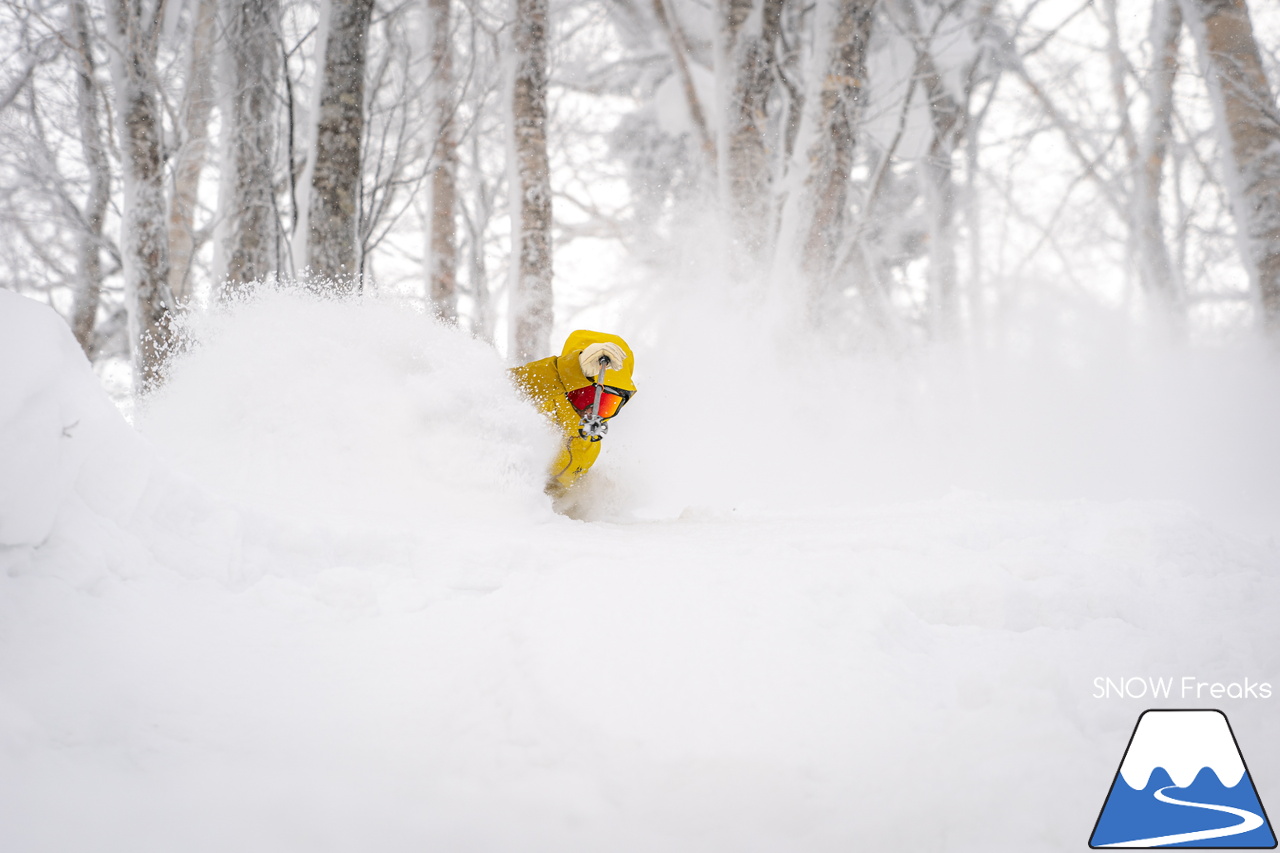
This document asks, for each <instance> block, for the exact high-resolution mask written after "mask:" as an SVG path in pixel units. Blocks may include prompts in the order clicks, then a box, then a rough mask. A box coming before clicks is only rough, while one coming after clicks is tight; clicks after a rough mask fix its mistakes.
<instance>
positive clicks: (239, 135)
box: [220, 0, 364, 296]
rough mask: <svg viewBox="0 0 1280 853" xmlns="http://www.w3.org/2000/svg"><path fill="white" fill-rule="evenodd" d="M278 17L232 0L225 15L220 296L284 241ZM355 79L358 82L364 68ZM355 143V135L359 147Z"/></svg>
mask: <svg viewBox="0 0 1280 853" xmlns="http://www.w3.org/2000/svg"><path fill="white" fill-rule="evenodd" d="M279 14H280V11H279V5H278V3H277V2H276V0H231V2H229V3H228V6H227V9H226V27H225V33H226V47H225V50H224V62H225V64H226V66H227V67H226V73H225V74H224V75H223V76H224V79H225V80H227V81H228V84H229V87H230V89H229V91H228V92H227V93H226V95H225V109H224V110H223V113H224V116H225V120H224V134H225V141H224V143H223V164H224V180H223V195H224V199H223V202H222V204H221V205H220V208H221V210H222V212H223V215H224V217H225V221H224V223H223V228H224V230H225V237H224V240H223V247H222V251H223V255H224V265H225V268H224V270H223V275H224V276H225V279H224V281H223V283H222V288H223V290H222V294H223V295H224V296H225V295H229V294H231V293H235V292H236V291H238V290H240V289H242V288H243V287H244V286H245V285H247V284H249V283H251V282H254V281H260V280H262V279H264V278H266V277H268V276H270V275H272V274H274V273H276V272H277V271H278V270H279V267H280V256H281V243H282V241H283V234H282V232H281V225H280V215H279V212H278V210H277V208H276V191H275V171H276V169H275V163H276V122H277V115H278V105H279V97H278V94H277V87H278V85H279V81H280V74H281V64H280V49H279V44H280V41H279V30H278V27H279ZM353 73H356V74H358V75H359V79H360V81H361V83H363V80H364V73H363V68H361V69H360V70H359V71H357V72H353ZM322 109H323V108H322ZM358 139H359V134H358V132H357V145H358ZM358 150H359V149H358V148H357V151H358ZM356 159H357V168H358V165H359V163H358V161H359V157H358V156H357V158H356ZM317 166H319V160H317ZM339 192H340V191H339ZM354 227H355V226H354V224H353V225H352V227H351V230H352V232H353V233H354Z"/></svg>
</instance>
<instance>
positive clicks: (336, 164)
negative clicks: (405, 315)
mask: <svg viewBox="0 0 1280 853" xmlns="http://www.w3.org/2000/svg"><path fill="white" fill-rule="evenodd" d="M372 13H373V0H329V17H328V38H327V39H326V41H325V48H324V60H323V73H322V80H321V83H320V99H319V104H320V106H319V111H318V116H317V125H316V144H315V150H314V152H313V155H312V156H313V158H314V165H313V166H312V171H311V193H310V195H311V200H310V205H309V211H308V217H307V266H308V267H310V269H311V274H312V275H314V276H316V277H317V279H318V280H320V281H322V282H324V283H325V285H326V286H328V287H331V288H333V289H334V290H336V291H338V292H348V293H349V292H352V291H354V290H356V288H357V287H358V283H359V282H358V275H357V273H358V272H359V269H360V263H359V260H360V259H359V258H358V257H357V252H358V246H359V244H358V242H357V240H356V228H357V226H358V224H359V223H358V222H357V220H358V218H359V201H360V141H361V135H362V133H363V131H364V69H365V47H366V42H367V40H368V39H367V36H368V31H369V19H370V17H371V15H372Z"/></svg>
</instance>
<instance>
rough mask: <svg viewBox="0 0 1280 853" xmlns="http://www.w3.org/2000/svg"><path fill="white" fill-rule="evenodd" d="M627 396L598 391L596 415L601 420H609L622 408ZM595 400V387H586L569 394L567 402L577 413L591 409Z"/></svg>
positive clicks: (606, 389) (606, 390) (608, 391)
mask: <svg viewBox="0 0 1280 853" xmlns="http://www.w3.org/2000/svg"><path fill="white" fill-rule="evenodd" d="M627 396H630V395H625V396H624V395H623V394H618V393H616V392H615V390H614V389H611V388H607V387H605V388H601V389H600V408H599V410H598V411H597V412H596V414H597V415H598V416H600V417H602V418H611V417H613V416H614V415H616V414H618V409H621V408H622V404H623V403H625V402H627ZM595 399H596V386H594V385H588V386H587V387H585V388H579V389H577V390H576V391H570V392H569V402H570V404H572V405H573V407H574V408H575V409H577V410H578V411H579V412H586V411H588V410H589V409H590V408H591V404H592V403H594V402H595Z"/></svg>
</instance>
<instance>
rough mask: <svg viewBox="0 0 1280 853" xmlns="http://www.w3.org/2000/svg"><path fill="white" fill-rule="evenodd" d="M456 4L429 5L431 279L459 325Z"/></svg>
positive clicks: (440, 303) (438, 303) (438, 306)
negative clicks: (453, 25) (452, 8)
mask: <svg viewBox="0 0 1280 853" xmlns="http://www.w3.org/2000/svg"><path fill="white" fill-rule="evenodd" d="M449 3H450V0H427V18H428V20H429V26H430V29H431V69H432V72H433V74H432V80H431V104H430V109H431V113H432V128H433V129H434V131H435V145H434V147H433V148H432V161H433V168H432V170H431V244H430V246H429V247H428V251H427V277H428V280H429V282H430V288H431V307H432V310H433V311H434V312H435V314H436V316H437V317H439V318H441V319H442V320H444V321H446V322H448V323H456V322H457V321H458V226H457V221H458V218H457V194H458V191H457V180H458V139H457V131H456V130H455V128H454V113H455V112H456V110H457V106H458V105H457V99H456V93H455V92H454V82H453V47H452V45H451V44H450V37H451V32H450V30H451V20H450V18H451V16H450V14H449V12H450V9H449Z"/></svg>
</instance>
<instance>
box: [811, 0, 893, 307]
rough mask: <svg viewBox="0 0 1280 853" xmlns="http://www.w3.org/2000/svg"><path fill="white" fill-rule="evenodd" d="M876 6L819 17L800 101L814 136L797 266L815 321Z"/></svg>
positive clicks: (844, 4)
mask: <svg viewBox="0 0 1280 853" xmlns="http://www.w3.org/2000/svg"><path fill="white" fill-rule="evenodd" d="M875 5H876V0H840V2H839V3H838V5H837V6H836V8H835V11H834V20H832V21H825V20H823V19H822V18H821V17H820V18H819V24H818V26H819V33H818V39H819V42H818V43H819V44H820V45H822V46H823V52H822V54H820V55H819V57H818V59H817V65H816V69H815V70H816V73H815V74H814V79H813V80H812V81H811V82H810V93H809V95H808V96H807V97H806V99H805V100H806V102H807V103H808V104H809V105H810V110H811V111H812V118H811V121H812V126H813V135H812V142H811V143H810V145H809V148H808V151H807V157H808V162H807V164H806V166H807V169H806V176H805V183H804V188H803V191H802V199H803V200H802V202H801V204H802V206H803V209H802V213H801V223H800V228H801V230H802V232H803V235H804V236H803V238H802V239H803V249H802V252H801V268H802V269H803V271H804V273H805V277H806V280H807V284H808V288H809V313H810V319H811V320H813V321H815V322H818V321H820V320H821V318H822V317H823V316H825V314H826V310H825V309H826V304H827V300H828V297H829V295H830V290H831V278H832V273H833V265H834V262H835V253H836V249H837V248H838V247H839V246H840V245H841V244H842V243H843V239H844V231H845V219H846V216H845V213H846V207H847V206H848V199H849V180H850V173H851V171H852V169H853V154H854V149H855V147H856V146H857V142H858V122H859V120H860V118H861V113H862V100H863V98H862V91H863V85H864V84H865V81H866V78H867V46H868V43H869V41H870V38H871V22H872V13H873V11H874V10H875ZM823 54H825V55H823Z"/></svg>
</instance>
